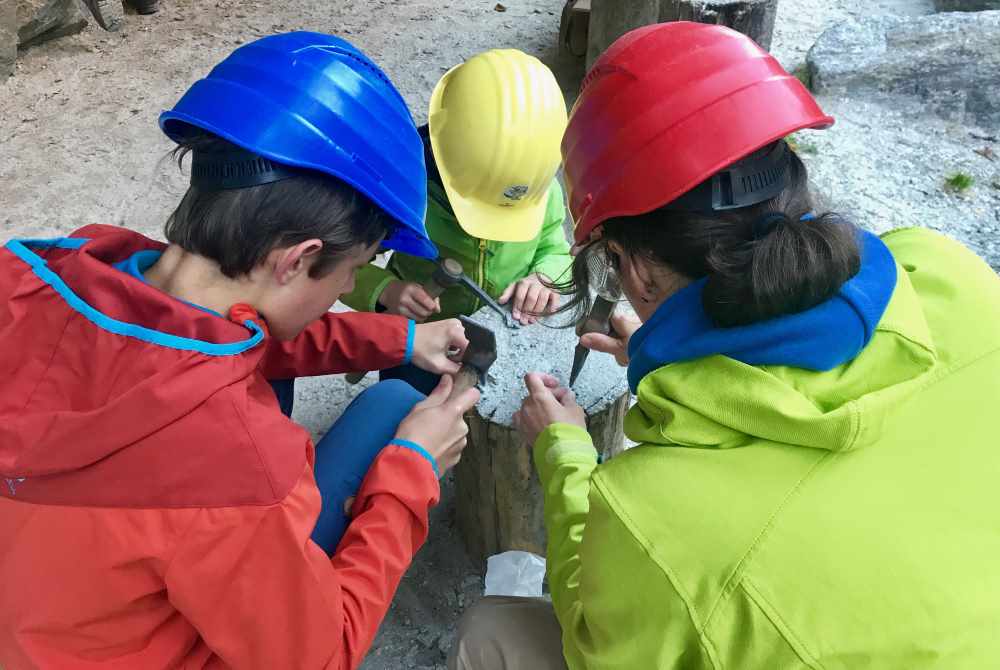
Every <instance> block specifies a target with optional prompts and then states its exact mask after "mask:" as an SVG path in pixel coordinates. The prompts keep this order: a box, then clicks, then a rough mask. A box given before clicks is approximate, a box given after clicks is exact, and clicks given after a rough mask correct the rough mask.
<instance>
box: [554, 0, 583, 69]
mask: <svg viewBox="0 0 1000 670" xmlns="http://www.w3.org/2000/svg"><path fill="white" fill-rule="evenodd" d="M589 23H590V0H566V4H565V5H564V6H563V11H562V19H561V20H560V21H559V54H560V55H563V56H566V55H569V56H573V57H574V58H584V57H586V55H587V30H588V24H589Z"/></svg>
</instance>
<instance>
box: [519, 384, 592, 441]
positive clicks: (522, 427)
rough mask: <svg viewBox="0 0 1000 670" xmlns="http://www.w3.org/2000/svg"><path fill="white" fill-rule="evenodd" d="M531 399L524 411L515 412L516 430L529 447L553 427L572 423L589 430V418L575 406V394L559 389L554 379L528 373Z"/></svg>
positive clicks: (526, 403)
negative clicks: (558, 424)
mask: <svg viewBox="0 0 1000 670" xmlns="http://www.w3.org/2000/svg"><path fill="white" fill-rule="evenodd" d="M524 385H525V386H527V387H528V397H527V398H525V399H524V402H523V403H521V409H519V410H517V411H516V412H514V427H515V428H517V430H518V432H520V433H521V436H522V437H523V438H524V441H525V442H526V443H527V444H528V445H534V444H535V440H537V439H538V435H539V434H540V433H541V432H542V431H543V430H545V429H546V428H548V427H549V426H551V425H552V424H554V423H569V424H572V425H574V426H580V427H581V428H583V429H586V428H587V415H586V413H585V412H584V411H583V408H582V407H580V406H579V405H578V404H576V396H575V395H574V394H573V391H571V390H570V389H568V388H566V387H565V386H560V385H559V380H558V379H556V378H555V377H553V376H552V375H546V374H541V373H539V372H529V373H528V374H526V375H525V376H524Z"/></svg>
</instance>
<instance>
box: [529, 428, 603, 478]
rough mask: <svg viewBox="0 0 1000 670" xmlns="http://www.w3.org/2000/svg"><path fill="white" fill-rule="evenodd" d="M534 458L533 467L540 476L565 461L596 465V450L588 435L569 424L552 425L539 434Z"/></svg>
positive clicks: (583, 430)
mask: <svg viewBox="0 0 1000 670" xmlns="http://www.w3.org/2000/svg"><path fill="white" fill-rule="evenodd" d="M534 456H535V467H536V468H537V469H538V472H539V474H542V475H544V474H545V473H546V472H548V471H549V470H550V469H551V468H553V467H554V466H556V465H559V464H560V463H564V462H567V461H578V462H579V461H585V462H588V463H589V462H594V463H595V464H596V463H597V449H596V448H595V447H594V440H593V438H591V437H590V433H588V432H587V431H586V430H585V429H583V428H581V427H580V426H574V425H573V424H569V423H553V424H552V425H550V426H548V427H547V428H546V429H545V430H543V431H542V432H541V433H539V435H538V439H537V440H535V448H534Z"/></svg>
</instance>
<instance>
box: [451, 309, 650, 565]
mask: <svg viewBox="0 0 1000 670" xmlns="http://www.w3.org/2000/svg"><path fill="white" fill-rule="evenodd" d="M473 318H474V319H475V320H476V321H479V322H480V323H482V324H483V325H486V326H488V327H490V328H493V330H494V332H495V333H496V336H497V354H498V358H497V361H496V363H494V364H493V368H491V370H490V374H489V376H488V379H487V383H486V384H485V385H484V387H483V398H482V400H481V401H480V403H479V405H478V406H477V407H476V408H475V409H473V410H472V411H471V412H470V413H469V415H468V416H467V420H468V422H469V442H468V446H466V448H465V451H464V452H463V455H462V460H461V461H460V462H459V464H458V465H457V466H456V467H455V485H456V495H455V500H456V505H457V510H456V511H457V517H458V524H459V531H460V533H461V535H462V538H463V540H464V542H465V545H466V548H467V550H468V551H469V554H470V556H472V557H473V558H474V559H475V560H482V561H485V559H486V558H487V557H489V556H491V555H493V554H497V553H500V552H502V551H507V550H510V549H521V550H524V551H531V552H534V553H536V554H540V555H542V556H544V555H545V525H544V521H543V496H542V490H541V486H540V484H539V481H538V474H537V472H536V471H535V467H534V463H533V461H532V453H531V449H530V448H529V446H528V445H526V444H524V443H523V441H522V440H521V437H520V435H519V434H518V433H517V431H516V430H514V428H513V427H512V426H511V415H512V413H513V410H514V409H516V408H517V407H519V406H520V399H521V398H523V397H524V396H525V395H526V391H525V390H524V384H523V382H522V381H521V378H522V376H523V374H524V373H525V372H529V371H539V372H547V373H549V374H554V375H555V376H557V377H559V378H560V379H562V380H564V381H565V379H566V377H567V376H568V375H569V369H570V363H571V362H572V357H573V347H574V345H575V344H576V336H575V334H574V332H573V331H572V329H568V330H556V329H552V328H546V327H544V326H542V325H537V324H536V325H534V326H529V327H522V328H520V329H518V330H516V331H511V330H508V329H506V328H505V327H504V326H503V323H502V321H501V320H500V318H499V317H498V316H496V315H495V314H493V313H490V312H486V311H480V312H478V313H476V314H475V315H474V316H473ZM574 390H575V391H576V393H577V399H578V401H579V402H580V404H581V406H582V407H584V409H585V410H587V414H588V417H587V430H588V431H589V432H590V435H591V436H592V437H593V440H594V445H595V446H596V447H597V449H598V452H600V453H602V454H603V455H604V458H605V459H607V458H610V457H611V456H613V455H615V454H617V453H619V452H621V451H622V450H623V448H624V433H623V429H622V423H623V421H624V418H625V413H626V412H627V411H628V408H629V405H630V402H631V395H630V394H629V392H628V388H627V386H626V384H625V370H624V369H623V368H620V367H618V366H617V364H615V362H614V360H613V359H612V358H611V357H610V356H607V355H605V354H598V353H592V354H591V355H590V358H589V359H588V361H587V364H586V365H585V366H584V369H583V372H582V373H581V374H580V378H579V379H578V380H577V383H576V388H575V389H574Z"/></svg>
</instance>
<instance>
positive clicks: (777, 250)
mask: <svg viewBox="0 0 1000 670" xmlns="http://www.w3.org/2000/svg"><path fill="white" fill-rule="evenodd" d="M789 170H790V177H791V178H790V180H789V184H788V186H787V187H786V188H785V189H784V191H782V192H781V193H780V194H779V195H777V196H776V197H774V198H772V199H771V200H768V201H765V202H762V203H760V204H757V205H753V206H751V207H744V208H741V209H734V210H729V211H722V212H705V213H701V212H698V213H696V212H682V211H674V210H668V209H658V210H654V211H652V212H647V213H646V214H640V215H637V216H630V217H619V218H615V219H609V220H608V221H606V222H605V223H604V227H603V238H602V240H601V241H600V242H597V243H595V244H591V245H589V246H588V247H586V248H585V249H584V250H582V251H581V252H580V254H579V255H577V257H576V258H575V260H574V263H573V268H572V276H571V277H570V278H569V279H567V280H566V281H563V282H555V283H554V284H553V285H552V288H554V289H555V290H557V291H559V292H560V293H563V294H564V295H571V296H572V298H571V300H569V301H568V302H567V303H566V304H565V305H564V306H563V308H562V309H561V310H560V311H566V310H573V309H575V310H577V312H576V318H577V319H578V320H579V319H580V318H581V317H582V316H583V315H585V314H586V311H587V310H588V309H589V304H590V297H589V292H588V291H587V287H588V286H589V279H590V276H589V271H588V259H589V258H590V256H592V255H593V254H595V253H597V252H598V251H599V248H600V247H601V246H603V245H605V244H606V243H607V242H610V241H614V242H617V243H618V244H619V245H620V246H621V247H622V249H623V250H624V253H625V254H627V255H628V256H630V257H639V258H644V259H646V260H648V261H651V262H653V263H655V264H658V265H663V266H666V267H668V268H670V269H671V270H673V271H675V272H679V273H680V274H682V275H684V276H686V277H688V278H690V279H692V280H695V279H701V278H703V277H706V278H707V281H706V283H705V288H704V291H703V292H702V304H703V305H704V308H705V313H706V314H707V315H708V316H709V318H710V319H711V320H712V322H713V323H714V324H715V325H716V326H719V327H729V326H742V325H748V324H751V323H756V322H758V321H764V320H767V319H772V318H774V317H778V316H782V315H785V314H794V313H796V312H801V311H804V310H807V309H809V308H811V307H814V306H816V305H818V304H820V303H822V302H824V301H826V300H827V299H829V298H830V297H831V296H833V295H834V294H835V293H836V292H837V290H838V289H839V288H840V286H841V285H842V284H843V283H844V282H846V281H847V280H848V279H850V278H851V277H853V276H854V275H855V274H857V272H858V270H859V269H860V267H861V255H860V251H859V247H858V239H857V230H856V229H855V227H854V226H853V225H852V224H851V223H849V222H848V221H847V220H845V219H844V217H842V216H841V215H839V214H835V213H832V212H827V213H823V214H820V215H818V216H814V217H813V218H810V219H809V220H805V221H803V220H802V218H803V217H804V216H805V217H807V218H809V216H811V214H812V211H813V203H812V197H811V195H810V192H809V180H808V175H807V173H806V168H805V165H804V164H803V163H802V161H801V159H799V157H798V156H796V155H795V154H794V153H792V155H791V165H790V167H789ZM761 224H763V225H761ZM609 256H611V257H613V254H609Z"/></svg>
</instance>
